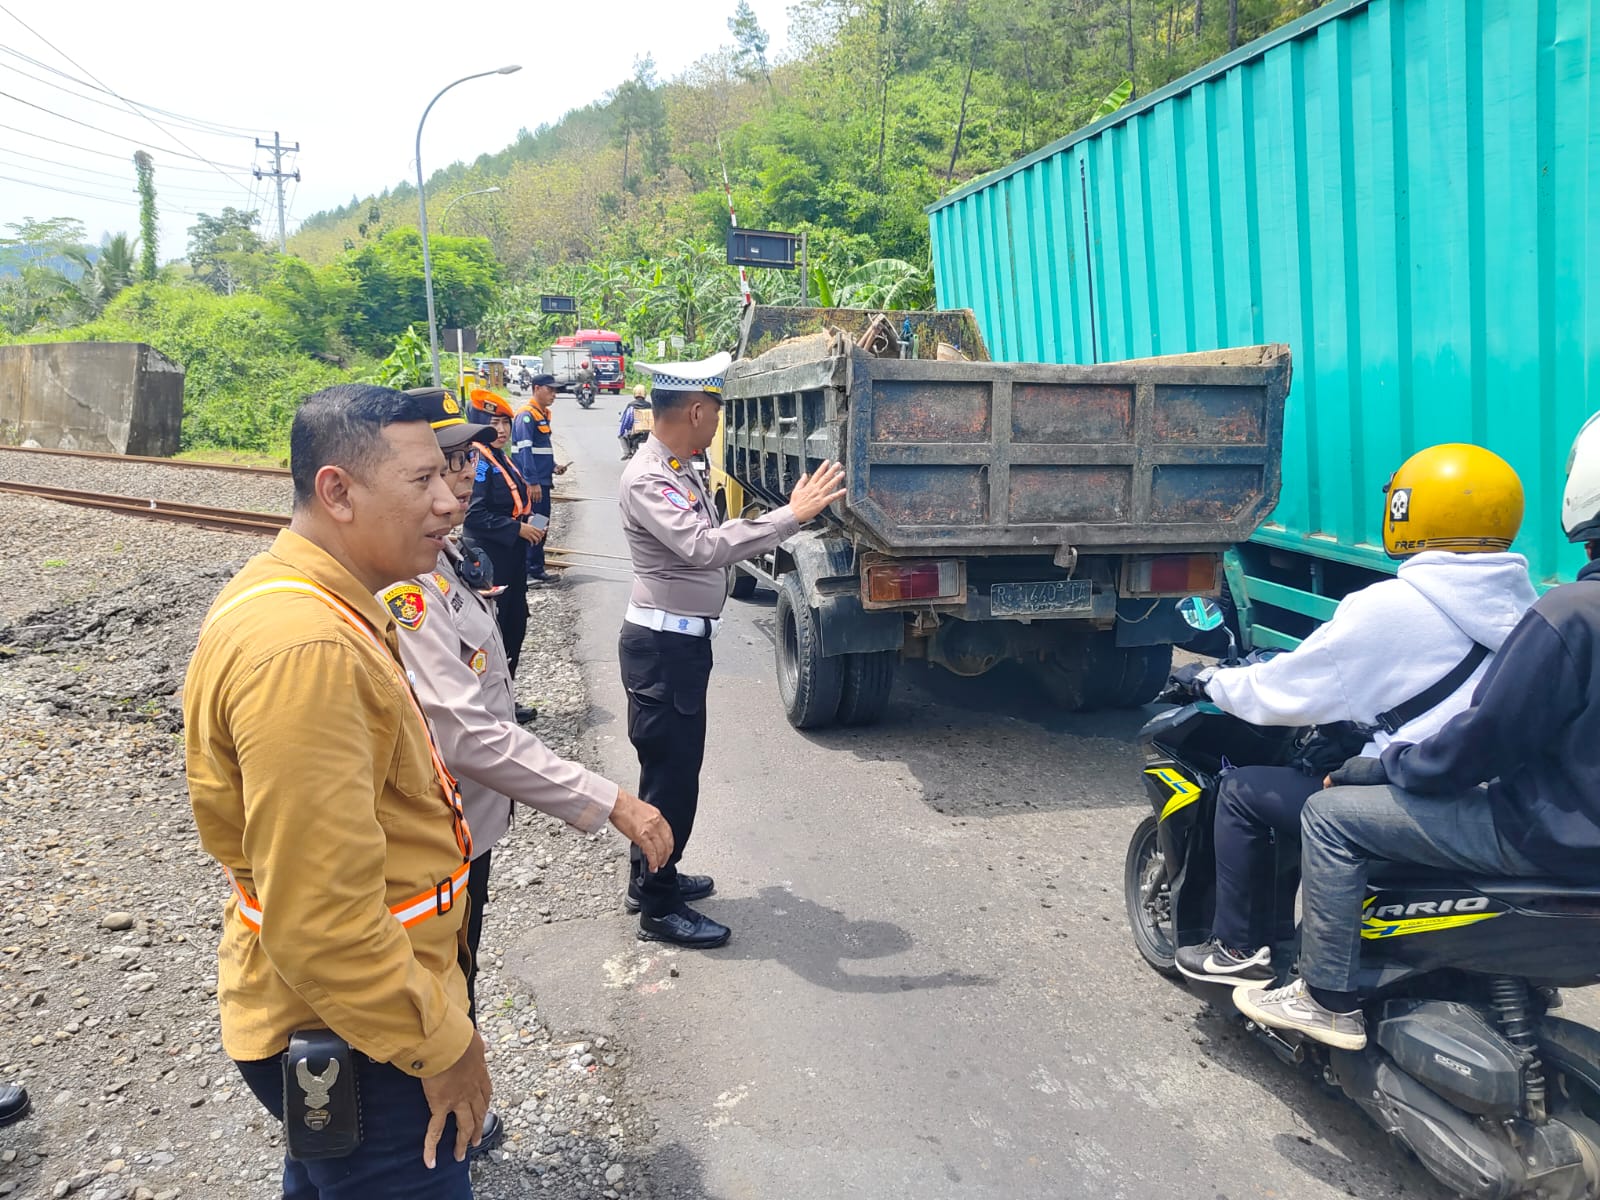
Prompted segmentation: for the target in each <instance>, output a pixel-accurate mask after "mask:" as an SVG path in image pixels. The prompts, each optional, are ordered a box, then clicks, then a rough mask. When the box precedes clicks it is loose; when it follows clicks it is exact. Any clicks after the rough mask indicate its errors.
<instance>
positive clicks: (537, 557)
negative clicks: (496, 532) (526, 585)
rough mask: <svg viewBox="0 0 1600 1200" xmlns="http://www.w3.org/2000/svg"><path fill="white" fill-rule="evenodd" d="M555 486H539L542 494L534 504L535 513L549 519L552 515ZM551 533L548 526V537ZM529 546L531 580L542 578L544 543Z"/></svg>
mask: <svg viewBox="0 0 1600 1200" xmlns="http://www.w3.org/2000/svg"><path fill="white" fill-rule="evenodd" d="M555 486H556V485H555V484H553V483H545V484H540V485H539V493H540V495H539V499H537V500H535V501H534V502H533V511H534V512H536V513H539V514H540V515H542V516H546V517H548V516H549V515H550V499H551V496H550V493H551V492H552V491H554V490H555ZM549 532H550V527H549V526H548V525H547V526H545V533H546V534H547V535H548V534H549ZM546 540H547V541H548V540H549V539H548V537H547V538H546ZM527 546H528V556H527V557H528V575H529V577H530V578H535V579H536V578H539V577H540V576H542V575H543V574H544V542H540V543H539V544H538V545H534V543H532V542H529V543H527Z"/></svg>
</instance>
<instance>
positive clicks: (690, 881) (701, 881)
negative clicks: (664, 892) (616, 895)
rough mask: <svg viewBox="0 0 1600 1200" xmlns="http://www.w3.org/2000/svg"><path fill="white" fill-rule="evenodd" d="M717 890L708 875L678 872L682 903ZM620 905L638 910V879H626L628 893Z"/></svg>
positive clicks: (703, 897)
mask: <svg viewBox="0 0 1600 1200" xmlns="http://www.w3.org/2000/svg"><path fill="white" fill-rule="evenodd" d="M716 890H717V885H716V882H715V881H714V880H713V879H712V878H711V876H709V875H685V874H684V873H683V872H682V871H679V872H678V899H679V900H681V901H683V902H684V903H688V902H689V901H690V900H704V899H705V898H706V897H707V896H709V895H711V893H712V892H714V891H716ZM622 907H623V908H625V909H627V910H628V911H629V912H631V913H636V912H638V911H639V909H640V907H641V905H640V902H639V881H638V880H637V879H629V880H628V893H627V895H625V896H624V897H623V898H622Z"/></svg>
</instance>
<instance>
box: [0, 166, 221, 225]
mask: <svg viewBox="0 0 1600 1200" xmlns="http://www.w3.org/2000/svg"><path fill="white" fill-rule="evenodd" d="M0 182H4V183H20V184H22V185H23V186H24V187H31V188H39V189H40V190H42V191H46V192H60V193H62V194H63V195H67V196H82V197H83V198H84V199H85V200H99V201H102V202H104V203H107V204H126V205H128V206H129V207H130V208H138V207H139V201H138V200H137V199H136V198H134V197H133V196H132V194H131V193H130V195H129V196H126V197H125V196H103V195H96V194H95V193H93V192H80V191H76V190H74V189H72V188H64V187H56V186H55V185H54V184H51V183H38V182H36V181H34V180H32V179H19V178H17V177H16V176H14V175H0ZM161 207H162V209H163V210H164V211H166V212H180V213H183V214H184V215H186V216H190V217H197V216H199V215H200V214H199V213H197V212H196V211H195V210H194V209H192V208H179V207H178V206H177V205H175V204H163V205H162V206H161Z"/></svg>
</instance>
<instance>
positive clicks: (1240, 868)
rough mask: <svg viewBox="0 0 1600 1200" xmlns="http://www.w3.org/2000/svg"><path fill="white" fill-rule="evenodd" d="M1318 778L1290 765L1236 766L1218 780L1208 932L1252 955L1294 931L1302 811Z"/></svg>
mask: <svg viewBox="0 0 1600 1200" xmlns="http://www.w3.org/2000/svg"><path fill="white" fill-rule="evenodd" d="M1321 790H1322V780H1320V779H1316V778H1314V777H1312V776H1310V775H1307V774H1305V773H1304V772H1303V771H1299V770H1296V769H1295V768H1294V767H1240V768H1239V769H1238V770H1236V771H1229V772H1228V773H1227V774H1226V775H1224V776H1223V777H1222V782H1221V783H1219V784H1218V785H1217V813H1216V820H1215V822H1214V824H1213V830H1214V832H1215V835H1216V847H1217V911H1216V914H1215V915H1214V916H1213V917H1212V919H1211V932H1212V934H1213V936H1215V937H1217V938H1220V939H1221V940H1222V942H1223V944H1224V945H1227V946H1231V947H1232V948H1233V949H1235V950H1243V951H1244V952H1245V953H1246V954H1252V953H1254V952H1255V951H1256V949H1257V948H1259V947H1261V946H1265V945H1268V944H1271V943H1277V942H1286V941H1288V940H1289V939H1291V938H1292V937H1294V893H1295V890H1296V889H1297V888H1298V887H1299V885H1300V810H1301V809H1303V808H1305V806H1306V801H1307V800H1309V799H1310V798H1311V797H1312V796H1314V795H1316V794H1317V792H1319V791H1321Z"/></svg>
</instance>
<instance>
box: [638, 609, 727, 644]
mask: <svg viewBox="0 0 1600 1200" xmlns="http://www.w3.org/2000/svg"><path fill="white" fill-rule="evenodd" d="M623 619H624V620H625V621H627V622H628V623H629V624H630V625H639V626H642V627H643V628H645V629H654V630H655V631H656V632H657V633H663V632H664V633H682V634H686V635H687V636H689V637H716V636H717V626H718V625H721V624H722V622H721V621H719V620H717V619H716V618H715V617H680V616H679V615H678V614H677V613H669V612H666V611H665V610H663V609H659V608H640V607H639V606H638V605H637V604H630V605H628V611H627V612H626V613H624V614H623Z"/></svg>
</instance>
